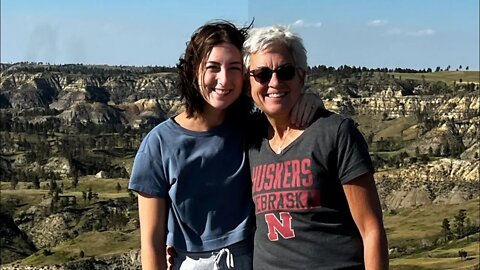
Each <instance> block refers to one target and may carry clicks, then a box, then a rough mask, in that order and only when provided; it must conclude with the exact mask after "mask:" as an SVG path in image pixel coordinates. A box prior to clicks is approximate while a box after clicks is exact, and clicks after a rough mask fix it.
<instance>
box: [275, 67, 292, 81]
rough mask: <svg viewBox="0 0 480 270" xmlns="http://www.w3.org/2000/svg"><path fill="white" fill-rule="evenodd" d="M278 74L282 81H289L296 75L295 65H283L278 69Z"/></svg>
mask: <svg viewBox="0 0 480 270" xmlns="http://www.w3.org/2000/svg"><path fill="white" fill-rule="evenodd" d="M277 76H278V78H279V79H280V80H282V81H289V80H291V79H292V78H293V76H295V67H294V66H282V67H278V69H277Z"/></svg>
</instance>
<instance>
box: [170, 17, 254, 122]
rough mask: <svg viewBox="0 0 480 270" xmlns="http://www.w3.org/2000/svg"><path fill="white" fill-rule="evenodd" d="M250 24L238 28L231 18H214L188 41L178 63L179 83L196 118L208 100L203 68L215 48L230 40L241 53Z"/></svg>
mask: <svg viewBox="0 0 480 270" xmlns="http://www.w3.org/2000/svg"><path fill="white" fill-rule="evenodd" d="M248 28H249V27H245V28H237V27H236V26H235V25H234V24H232V23H231V22H228V21H224V20H219V21H212V22H208V23H206V24H204V25H203V26H201V27H199V28H198V29H197V30H196V31H195V32H194V33H193V34H192V36H191V38H190V41H189V42H187V48H186V49H185V53H184V54H183V55H182V57H180V59H179V63H178V64H177V69H178V74H179V82H178V90H179V92H180V96H181V99H182V100H184V101H185V108H186V113H187V117H194V116H196V115H198V114H201V113H202V112H203V108H204V106H205V100H204V99H203V97H202V95H201V94H200V89H199V86H198V85H199V83H198V82H199V80H202V78H199V76H198V74H199V72H198V71H199V68H200V67H201V65H202V64H203V63H204V61H206V59H207V58H208V56H209V55H210V52H211V51H212V49H213V47H214V46H216V45H219V44H221V43H224V42H227V43H231V44H232V45H233V46H235V47H236V48H237V49H238V50H239V51H240V52H241V51H242V45H243V42H244V41H245V37H246V33H247V31H248Z"/></svg>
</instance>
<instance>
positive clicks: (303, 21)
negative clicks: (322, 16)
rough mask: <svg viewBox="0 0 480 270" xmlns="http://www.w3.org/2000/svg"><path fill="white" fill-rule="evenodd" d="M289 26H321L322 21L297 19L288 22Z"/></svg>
mask: <svg viewBox="0 0 480 270" xmlns="http://www.w3.org/2000/svg"><path fill="white" fill-rule="evenodd" d="M289 26H291V27H296V28H302V27H316V28H318V27H321V26H322V22H316V23H306V22H305V20H303V19H299V20H296V21H295V22H294V23H292V24H290V25H289Z"/></svg>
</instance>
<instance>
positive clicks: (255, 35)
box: [243, 25, 307, 71]
mask: <svg viewBox="0 0 480 270" xmlns="http://www.w3.org/2000/svg"><path fill="white" fill-rule="evenodd" d="M273 44H282V45H284V46H285V47H286V48H287V50H288V51H289V52H290V54H291V55H292V58H293V61H294V62H295V63H293V64H295V65H296V66H297V67H298V68H301V69H303V70H304V71H306V70H307V50H306V49H305V47H304V46H303V40H302V38H301V37H300V36H299V35H298V34H297V33H294V32H292V31H291V30H290V29H289V28H288V27H285V26H282V25H274V26H268V27H258V28H253V29H251V30H250V31H249V32H248V36H247V39H246V40H245V42H244V43H243V62H244V65H245V66H246V70H248V68H249V66H250V63H249V61H250V55H251V54H254V53H256V52H258V51H263V50H265V49H267V48H268V47H270V46H271V45H273Z"/></svg>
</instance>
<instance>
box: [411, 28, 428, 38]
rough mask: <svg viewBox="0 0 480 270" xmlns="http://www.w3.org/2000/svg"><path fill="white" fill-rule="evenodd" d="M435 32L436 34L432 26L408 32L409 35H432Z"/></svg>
mask: <svg viewBox="0 0 480 270" xmlns="http://www.w3.org/2000/svg"><path fill="white" fill-rule="evenodd" d="M434 34H435V31H433V30H432V29H430V28H428V29H422V30H418V31H414V32H408V33H407V35H409V36H415V37H423V36H432V35H434Z"/></svg>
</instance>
